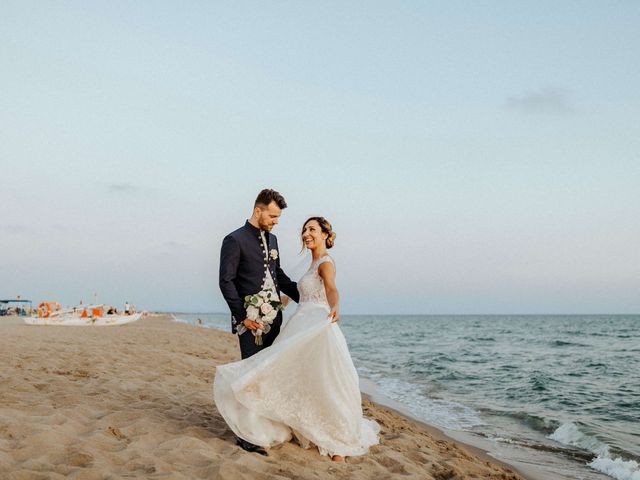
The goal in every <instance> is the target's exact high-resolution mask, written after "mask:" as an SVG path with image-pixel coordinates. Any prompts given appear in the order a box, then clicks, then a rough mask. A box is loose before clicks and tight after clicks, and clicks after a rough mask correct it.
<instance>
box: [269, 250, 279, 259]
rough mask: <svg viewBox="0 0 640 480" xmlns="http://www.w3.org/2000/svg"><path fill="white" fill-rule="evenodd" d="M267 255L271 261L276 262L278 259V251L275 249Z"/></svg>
mask: <svg viewBox="0 0 640 480" xmlns="http://www.w3.org/2000/svg"><path fill="white" fill-rule="evenodd" d="M269 255H271V258H272V259H273V260H277V259H278V250H276V249H275V248H272V249H271V251H270V252H269Z"/></svg>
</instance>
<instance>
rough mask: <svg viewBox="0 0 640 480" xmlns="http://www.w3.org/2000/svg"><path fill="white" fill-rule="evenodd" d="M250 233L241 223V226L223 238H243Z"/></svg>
mask: <svg viewBox="0 0 640 480" xmlns="http://www.w3.org/2000/svg"><path fill="white" fill-rule="evenodd" d="M250 235H251V232H250V231H249V229H248V228H247V227H246V225H243V226H242V227H240V228H237V229H235V230H234V231H233V232H231V233H229V234H228V235H227V236H226V237H225V239H233V240H243V239H245V238H247V237H248V236H250Z"/></svg>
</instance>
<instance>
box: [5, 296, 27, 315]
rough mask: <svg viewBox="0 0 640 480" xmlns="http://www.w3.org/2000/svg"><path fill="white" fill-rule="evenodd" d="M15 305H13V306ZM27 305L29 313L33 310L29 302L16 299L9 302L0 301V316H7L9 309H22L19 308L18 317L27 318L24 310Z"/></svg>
mask: <svg viewBox="0 0 640 480" xmlns="http://www.w3.org/2000/svg"><path fill="white" fill-rule="evenodd" d="M14 304H15V305H14ZM27 304H28V305H29V312H31V311H32V310H33V306H32V302H31V300H22V299H18V298H14V299H10V300H0V316H3V315H9V308H10V307H22V308H20V315H22V316H23V317H26V316H27V309H26V308H25V307H26V306H27Z"/></svg>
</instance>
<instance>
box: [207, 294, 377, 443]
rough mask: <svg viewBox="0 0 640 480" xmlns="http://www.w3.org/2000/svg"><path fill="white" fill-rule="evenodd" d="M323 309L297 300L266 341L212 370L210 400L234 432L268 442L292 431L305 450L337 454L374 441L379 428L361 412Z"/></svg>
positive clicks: (338, 336)
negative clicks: (268, 342) (248, 354)
mask: <svg viewBox="0 0 640 480" xmlns="http://www.w3.org/2000/svg"><path fill="white" fill-rule="evenodd" d="M328 313H329V309H328V307H327V306H326V305H324V304H316V303H302V304H300V305H299V306H298V308H297V310H296V312H295V314H294V315H293V316H292V317H291V318H290V319H289V321H288V322H287V324H286V325H285V326H284V327H283V329H282V331H281V332H280V334H279V335H278V337H277V338H276V340H275V341H274V343H273V345H272V346H271V347H269V348H266V349H264V350H262V351H260V352H259V353H257V354H256V355H253V356H252V357H249V358H246V359H244V360H241V361H239V362H234V363H229V364H226V365H220V366H218V367H217V368H216V376H215V381H214V385H213V393H214V400H215V402H216V406H217V407H218V411H219V412H220V414H221V415H222V417H223V418H224V419H225V421H226V422H227V424H228V425H229V427H230V428H231V430H232V431H233V432H234V433H235V434H236V435H237V436H239V437H240V438H243V439H244V440H247V441H249V442H251V443H253V444H256V445H260V446H262V447H271V446H274V445H276V444H279V443H283V442H287V441H289V440H290V439H291V437H292V435H294V436H295V437H296V438H297V440H298V441H299V442H300V444H301V445H302V446H303V447H305V448H308V447H309V446H311V445H316V446H317V447H318V449H319V451H320V453H321V454H323V455H342V456H355V455H363V454H365V453H367V451H368V449H369V447H370V446H371V445H375V444H377V443H378V432H379V431H380V427H379V426H378V424H377V423H376V422H375V421H372V420H367V419H365V418H364V417H363V415H362V398H361V395H360V389H359V384H358V374H357V372H356V369H355V367H354V366H353V361H352V360H351V355H350V354H349V349H348V348H347V342H346V341H345V338H344V335H343V334H342V331H341V330H340V327H339V326H338V324H337V323H330V321H329V320H328V318H327V316H328Z"/></svg>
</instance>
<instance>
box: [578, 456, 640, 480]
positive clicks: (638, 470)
mask: <svg viewBox="0 0 640 480" xmlns="http://www.w3.org/2000/svg"><path fill="white" fill-rule="evenodd" d="M588 465H589V466H590V467H591V468H593V469H594V470H597V471H599V472H602V473H604V474H605V475H609V476H610V477H613V478H615V479H616V480H640V464H638V462H636V461H634V460H623V459H622V458H621V457H617V458H611V457H601V456H598V457H596V458H595V459H594V460H593V461H592V462H591V463H589V464H588Z"/></svg>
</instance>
